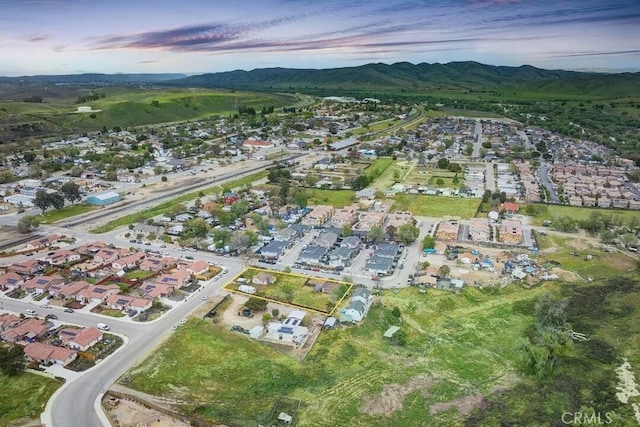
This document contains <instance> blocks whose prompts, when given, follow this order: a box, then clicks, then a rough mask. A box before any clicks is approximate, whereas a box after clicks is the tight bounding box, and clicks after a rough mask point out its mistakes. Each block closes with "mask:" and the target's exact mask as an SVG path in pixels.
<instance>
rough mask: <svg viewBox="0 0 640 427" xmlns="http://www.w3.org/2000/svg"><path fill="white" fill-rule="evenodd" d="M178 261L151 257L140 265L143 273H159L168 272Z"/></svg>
mask: <svg viewBox="0 0 640 427" xmlns="http://www.w3.org/2000/svg"><path fill="white" fill-rule="evenodd" d="M175 261H176V259H175V258H162V257H159V256H150V257H147V258H145V259H144V260H143V261H142V262H141V263H140V265H139V268H140V270H142V271H152V272H159V271H162V270H166V269H167V268H169V266H170V265H172V264H173V263H174V262H175Z"/></svg>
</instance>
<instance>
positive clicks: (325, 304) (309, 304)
mask: <svg viewBox="0 0 640 427" xmlns="http://www.w3.org/2000/svg"><path fill="white" fill-rule="evenodd" d="M260 272H266V273H268V274H272V275H274V276H275V277H276V281H275V282H274V283H272V284H269V285H255V284H253V283H251V279H253V277H254V276H255V275H256V274H258V273H260ZM238 278H243V279H247V280H248V281H249V284H250V286H253V287H254V288H256V291H257V293H256V295H255V296H256V297H258V298H264V299H266V300H272V301H279V302H284V303H287V304H290V305H293V306H297V307H301V308H303V309H305V308H306V309H312V310H315V311H319V312H321V313H327V314H328V313H331V312H332V311H333V310H334V309H335V308H336V304H337V303H339V302H340V301H341V300H342V297H343V296H344V294H345V293H346V292H341V293H340V295H332V294H330V293H323V292H314V287H313V286H310V285H307V281H309V277H306V276H301V275H298V274H287V273H280V272H277V271H270V270H261V269H255V268H249V269H247V270H245V271H244V272H242V274H240V275H239V276H238ZM325 281H328V282H335V283H344V282H337V281H334V280H330V279H327V280H325ZM240 285H241V283H240V282H238V281H237V279H236V281H234V282H231V283H228V284H227V285H225V287H224V288H225V289H228V290H233V291H236V292H240V291H238V288H239V286H240ZM344 285H345V289H346V290H348V289H349V288H350V285H349V284H347V283H344Z"/></svg>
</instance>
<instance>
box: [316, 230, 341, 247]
mask: <svg viewBox="0 0 640 427" xmlns="http://www.w3.org/2000/svg"><path fill="white" fill-rule="evenodd" d="M339 237H340V236H338V235H337V234H336V233H334V232H332V231H327V232H324V233H322V234H320V235H319V236H318V237H316V239H315V241H314V242H313V244H314V245H315V246H322V247H323V248H331V247H333V245H335V244H336V243H337V242H338V238H339Z"/></svg>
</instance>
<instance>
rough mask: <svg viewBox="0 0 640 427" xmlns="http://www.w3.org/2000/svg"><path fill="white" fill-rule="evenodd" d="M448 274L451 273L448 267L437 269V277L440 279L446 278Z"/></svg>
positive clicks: (443, 266) (442, 266)
mask: <svg viewBox="0 0 640 427" xmlns="http://www.w3.org/2000/svg"><path fill="white" fill-rule="evenodd" d="M449 273H451V268H449V266H448V265H441V266H440V268H439V269H438V275H439V276H440V277H448V276H449Z"/></svg>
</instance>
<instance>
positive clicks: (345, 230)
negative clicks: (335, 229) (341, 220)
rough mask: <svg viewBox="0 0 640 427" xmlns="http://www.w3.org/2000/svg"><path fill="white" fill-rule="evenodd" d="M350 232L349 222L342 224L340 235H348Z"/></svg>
mask: <svg viewBox="0 0 640 427" xmlns="http://www.w3.org/2000/svg"><path fill="white" fill-rule="evenodd" d="M352 234H353V233H352V230H351V226H350V225H349V224H344V225H343V226H342V237H349V236H351V235H352Z"/></svg>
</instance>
